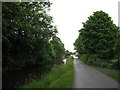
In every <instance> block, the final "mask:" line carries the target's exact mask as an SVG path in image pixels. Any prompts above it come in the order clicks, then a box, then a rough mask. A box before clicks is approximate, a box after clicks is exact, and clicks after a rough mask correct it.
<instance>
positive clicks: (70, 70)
mask: <svg viewBox="0 0 120 90" xmlns="http://www.w3.org/2000/svg"><path fill="white" fill-rule="evenodd" d="M73 75H74V67H73V57H68V58H67V62H66V64H62V65H55V66H54V67H53V69H52V72H50V73H49V74H48V75H46V76H43V78H42V79H41V80H36V81H33V82H31V83H29V84H26V85H23V86H22V88H72V82H73Z"/></svg>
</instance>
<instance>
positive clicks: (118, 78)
mask: <svg viewBox="0 0 120 90" xmlns="http://www.w3.org/2000/svg"><path fill="white" fill-rule="evenodd" d="M107 75H108V76H109V77H112V78H113V79H115V80H117V81H119V82H120V73H111V74H107Z"/></svg>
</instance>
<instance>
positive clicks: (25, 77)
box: [2, 67, 50, 89]
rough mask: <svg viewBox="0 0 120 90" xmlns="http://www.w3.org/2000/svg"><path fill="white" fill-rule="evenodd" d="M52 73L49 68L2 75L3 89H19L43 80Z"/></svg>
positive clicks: (17, 71) (33, 68) (30, 69)
mask: <svg viewBox="0 0 120 90" xmlns="http://www.w3.org/2000/svg"><path fill="white" fill-rule="evenodd" d="M49 71H50V68H49V67H46V68H45V67H29V68H25V69H24V70H16V71H9V72H3V73H2V88H3V89H4V88H17V87H20V86H22V85H24V84H25V83H27V82H31V81H33V80H38V79H41V76H42V75H44V74H46V73H48V72H49Z"/></svg>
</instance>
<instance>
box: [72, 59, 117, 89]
mask: <svg viewBox="0 0 120 90" xmlns="http://www.w3.org/2000/svg"><path fill="white" fill-rule="evenodd" d="M73 88H118V82H117V81H115V80H114V79H112V78H110V77H108V76H106V75H105V74H103V73H101V72H100V71H98V70H96V69H94V68H91V67H90V66H88V65H86V64H84V63H82V61H80V60H79V59H77V58H75V59H74V83H73Z"/></svg>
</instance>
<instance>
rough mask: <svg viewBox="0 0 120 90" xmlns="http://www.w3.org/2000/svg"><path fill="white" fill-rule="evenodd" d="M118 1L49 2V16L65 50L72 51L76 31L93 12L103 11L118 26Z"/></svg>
mask: <svg viewBox="0 0 120 90" xmlns="http://www.w3.org/2000/svg"><path fill="white" fill-rule="evenodd" d="M118 1H119V0H50V2H52V3H53V4H52V6H51V12H50V14H51V15H52V17H53V21H54V24H55V25H56V26H57V28H58V32H59V34H58V36H59V37H60V39H61V41H62V42H63V43H64V45H65V49H67V50H69V51H74V46H73V43H74V42H75V40H76V38H77V37H78V34H79V32H78V30H80V29H81V28H82V27H83V26H82V22H85V21H86V20H87V19H88V17H89V16H90V15H92V14H93V12H95V11H100V10H103V11H104V12H106V13H108V14H109V16H111V17H112V20H113V22H114V23H115V24H116V25H118Z"/></svg>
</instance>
